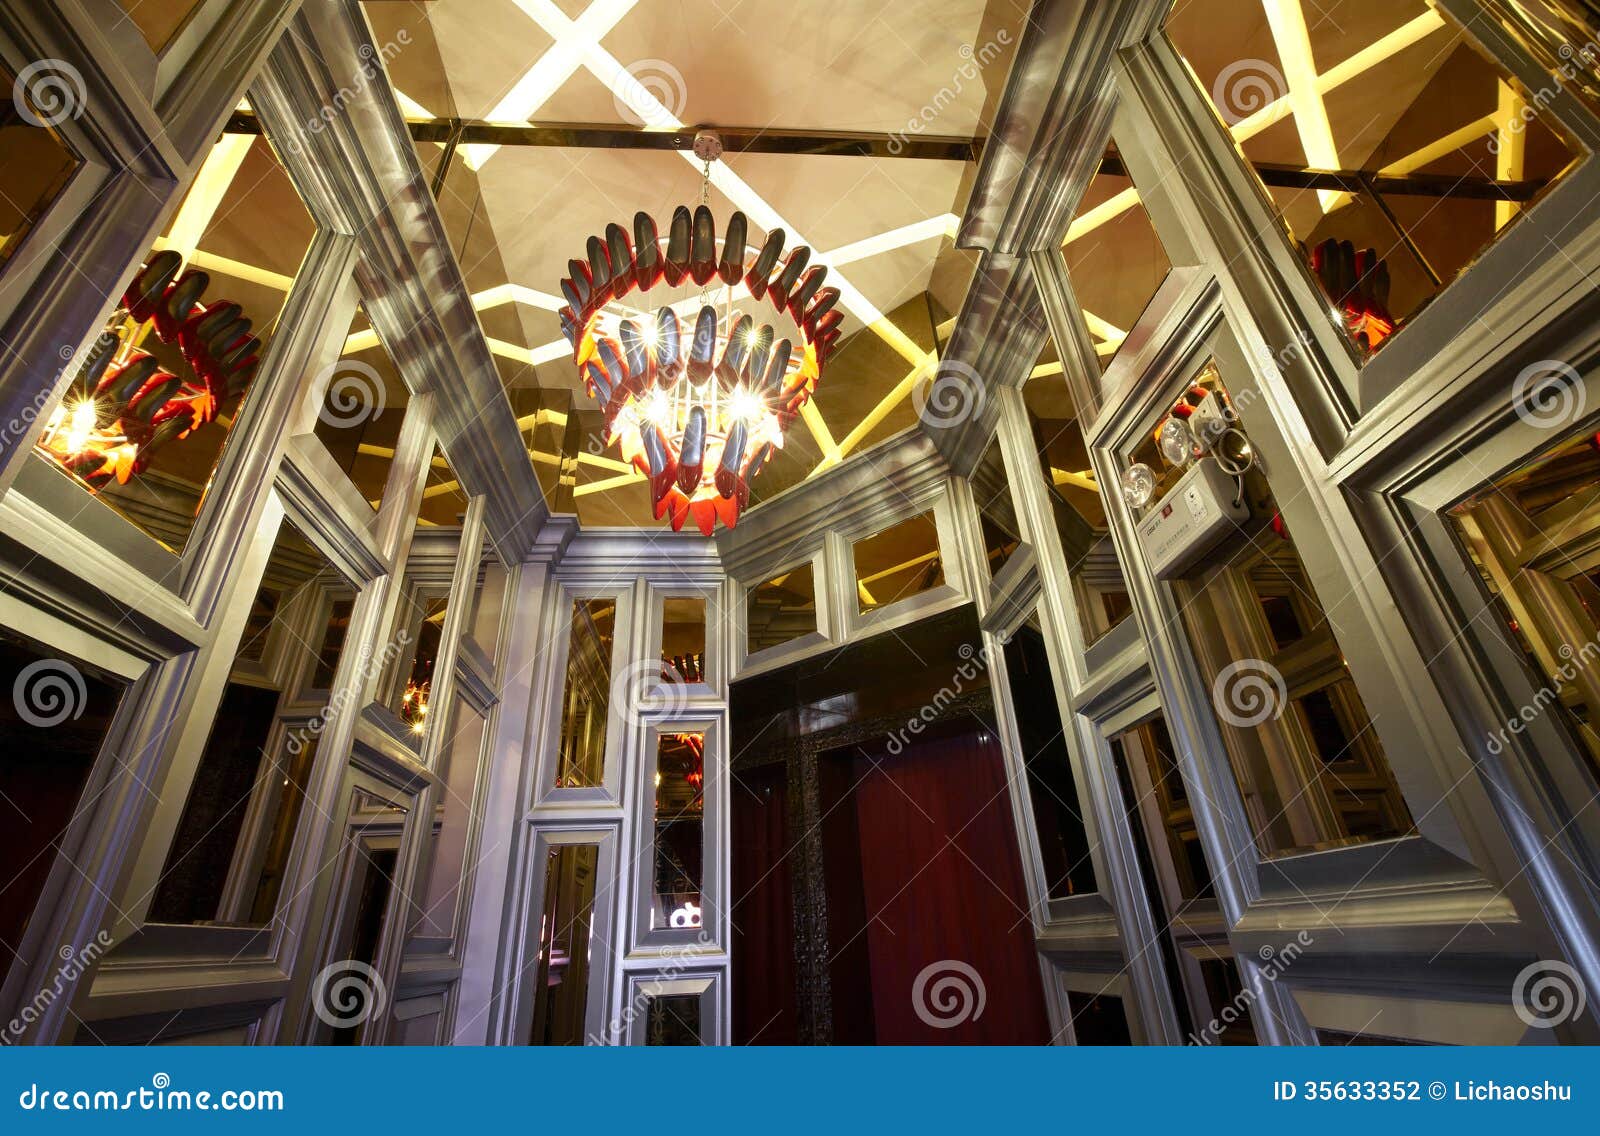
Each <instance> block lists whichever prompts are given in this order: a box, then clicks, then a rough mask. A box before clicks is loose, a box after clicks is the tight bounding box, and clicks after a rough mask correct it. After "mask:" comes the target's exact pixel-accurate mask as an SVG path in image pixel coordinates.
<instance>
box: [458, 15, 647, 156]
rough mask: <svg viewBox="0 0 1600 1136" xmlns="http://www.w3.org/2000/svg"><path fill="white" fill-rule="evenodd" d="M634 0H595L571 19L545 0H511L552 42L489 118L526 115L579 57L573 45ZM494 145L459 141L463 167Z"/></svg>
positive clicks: (592, 36)
mask: <svg viewBox="0 0 1600 1136" xmlns="http://www.w3.org/2000/svg"><path fill="white" fill-rule="evenodd" d="M635 3H637V0H595V2H594V3H592V4H590V5H589V6H588V7H587V8H585V9H584V11H583V14H582V15H580V16H579V17H578V18H577V19H576V20H571V19H568V18H567V14H566V13H565V12H563V11H562V10H561V9H560V8H558V7H556V5H555V4H554V3H552V2H551V0H516V4H517V7H519V8H521V9H522V10H523V11H524V12H526V13H527V14H528V15H529V16H530V17H532V19H533V20H534V22H536V23H537V24H538V25H539V26H540V27H541V28H543V29H544V30H545V31H546V32H548V33H549V35H550V38H551V39H553V40H555V43H553V44H551V45H550V47H549V48H547V49H546V50H545V53H544V54H543V55H541V56H540V57H539V58H538V59H537V60H536V61H535V62H534V64H533V66H532V67H530V68H528V70H527V72H526V73H525V74H524V75H523V76H522V78H520V79H518V80H517V82H516V85H515V86H513V87H512V88H511V90H509V91H508V92H506V94H505V97H504V98H502V99H501V100H500V101H499V102H498V103H496V104H495V106H494V108H493V109H492V110H490V111H489V115H488V117H489V121H491V122H527V121H528V119H530V118H532V117H533V116H534V114H535V113H537V112H538V110H539V108H540V107H542V106H543V105H544V104H545V102H546V101H548V100H549V98H550V96H551V95H553V94H555V93H556V92H557V91H558V90H560V89H561V85H562V84H563V83H565V82H566V81H567V80H568V79H570V78H571V77H572V74H573V72H574V71H576V70H577V69H578V67H579V66H580V64H581V63H582V62H583V58H582V56H581V55H580V54H579V51H580V50H581V48H582V47H583V46H584V44H585V41H592V42H595V43H598V42H599V41H600V40H601V39H602V38H603V37H604V36H605V34H606V33H607V32H609V31H610V30H611V29H612V28H614V27H616V25H617V23H618V22H619V21H620V20H621V19H622V17H624V16H626V15H627V14H628V13H629V12H630V11H632V9H633V6H634V4H635ZM615 89H616V88H615V87H613V88H612V90H615ZM499 149H500V148H499V147H498V146H493V145H488V144H477V145H472V146H463V147H462V148H461V157H462V160H463V161H464V162H466V163H467V166H468V167H469V168H471V169H474V170H477V169H481V168H482V166H483V164H484V163H485V162H487V161H488V160H489V159H490V158H492V157H493V156H494V155H495V153H496V151H498V150H499Z"/></svg>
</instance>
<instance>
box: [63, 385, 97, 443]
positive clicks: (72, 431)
mask: <svg viewBox="0 0 1600 1136" xmlns="http://www.w3.org/2000/svg"><path fill="white" fill-rule="evenodd" d="M94 421H95V409H94V399H92V398H86V399H83V400H82V401H80V402H78V403H77V404H76V405H75V406H73V408H72V411H71V414H70V416H69V418H68V421H67V452H68V453H73V454H76V453H78V452H80V451H81V450H82V449H83V447H84V446H85V445H86V444H87V443H88V441H89V438H90V436H91V435H92V434H93V433H94Z"/></svg>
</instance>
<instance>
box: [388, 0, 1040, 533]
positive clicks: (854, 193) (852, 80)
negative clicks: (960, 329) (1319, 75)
mask: <svg viewBox="0 0 1600 1136" xmlns="http://www.w3.org/2000/svg"><path fill="white" fill-rule="evenodd" d="M363 7H364V10H365V12H366V15H367V18H368V20H369V21H370V23H371V26H372V30H373V38H374V42H375V43H376V44H377V45H378V46H379V48H380V54H382V55H383V56H384V57H385V59H386V61H387V62H386V66H387V68H388V73H389V78H390V81H391V83H392V84H393V86H394V87H395V89H396V92H397V95H398V97H399V101H400V104H401V107H402V109H403V110H404V111H405V113H406V115H407V117H408V118H411V119H464V120H487V121H496V122H516V123H523V122H533V123H535V124H556V123H559V124H582V125H587V126H599V127H619V126H620V127H631V126H637V125H639V123H640V121H641V116H640V115H639V113H638V112H639V108H640V107H644V108H646V110H647V113H646V114H645V115H644V116H643V118H645V119H647V120H648V121H649V122H650V124H651V126H652V127H662V128H667V129H674V128H679V127H684V128H688V129H689V130H691V131H692V130H693V128H694V127H696V126H706V127H713V128H714V127H718V126H721V127H723V128H726V129H730V130H731V129H735V128H739V129H744V130H754V131H772V130H790V131H807V132H860V133H867V134H872V135H877V136H879V137H880V139H882V140H884V141H887V140H888V138H889V137H890V136H891V135H894V134H896V133H900V134H905V133H906V132H907V131H908V124H910V123H911V122H912V121H913V120H917V122H918V125H919V126H921V124H922V123H923V122H924V121H926V125H925V126H921V129H922V131H923V132H925V133H926V134H927V135H930V136H940V137H955V138H966V139H971V138H974V137H979V138H981V137H982V135H983V134H984V133H985V132H986V124H987V123H988V122H989V121H990V119H991V117H992V114H993V110H994V107H995V106H996V105H997V103H998V101H999V97H1000V93H1001V89H1002V87H1003V85H1004V81H1005V77H1006V73H1007V70H1008V69H1009V66H1010V61H1011V57H1012V55H1013V53H1014V52H1015V49H1016V44H1017V42H1018V39H1019V38H1020V36H1021V29H1022V23H1023V20H1024V19H1025V17H1026V14H1027V11H1028V10H1029V8H1030V4H1029V3H1027V2H1026V0H915V2H911V0H888V2H885V0H839V2H836V3H830V4H829V5H827V6H826V9H825V10H819V6H817V5H806V4H795V3H792V2H790V0H725V2H722V3H692V4H686V3H676V2H664V0H592V2H589V0H560V2H555V0H434V2H432V3H426V4H424V3H416V2H410V0H367V2H366V3H365V4H364V5H363ZM973 74H976V75H977V78H972V77H969V76H971V75H973ZM641 89H642V90H644V91H648V92H649V95H648V96H645V97H644V98H643V99H641V98H640V96H639V92H640V90H641ZM619 92H620V93H619ZM650 98H654V99H655V100H656V101H655V102H654V103H651V102H650V101H649V99H650ZM417 150H418V155H419V157H420V158H421V160H422V165H423V168H424V170H425V171H426V172H427V173H428V175H429V176H430V178H432V177H435V176H436V175H437V173H438V171H439V169H440V163H441V159H442V157H443V155H444V152H445V146H444V145H442V144H440V143H437V142H432V141H426V142H419V143H418V144H417ZM974 165H975V163H972V162H964V161H952V160H942V159H935V158H911V157H857V156H839V155H818V154H787V153H734V152H730V153H728V154H727V155H726V157H725V159H724V161H722V162H720V163H718V164H717V166H716V167H715V168H714V169H713V172H712V185H711V188H710V194H709V203H710V206H711V209H712V212H713V215H714V216H715V218H716V220H717V224H718V231H719V233H720V232H721V229H722V226H723V225H725V224H726V222H727V218H728V217H729V215H730V214H732V213H733V212H734V211H735V210H742V211H743V212H744V213H745V214H746V216H747V217H748V218H749V221H750V233H749V238H748V243H749V248H750V251H751V254H752V255H753V253H754V251H755V250H756V249H757V248H758V247H759V246H760V243H761V242H762V241H763V240H764V239H765V236H766V232H767V229H768V227H769V226H770V227H778V226H781V227H782V228H784V229H785V231H786V232H787V234H788V240H787V242H786V246H787V247H792V246H793V245H795V244H797V243H805V244H808V245H810V246H811V248H812V249H813V251H814V252H815V253H816V254H818V255H817V258H816V260H814V263H816V262H818V261H820V263H822V264H825V265H827V266H828V268H829V279H828V281H827V283H828V284H830V285H843V286H844V287H845V291H846V295H847V300H846V301H842V302H841V304H840V307H841V309H843V311H844V315H845V323H844V339H843V340H842V341H841V344H840V346H839V348H838V349H837V350H836V351H835V352H834V353H833V355H832V356H831V357H830V358H829V360H828V365H827V368H826V370H825V371H824V374H823V379H822V382H821V383H820V384H819V387H818V390H817V395H816V398H815V399H814V403H813V405H814V407H815V412H814V413H807V414H805V415H804V416H803V417H802V418H801V419H798V420H796V422H795V423H794V424H793V426H792V427H791V428H790V430H789V433H788V438H787V442H786V445H785V447H784V449H783V450H782V451H781V452H780V453H779V454H778V455H776V456H775V457H774V459H773V460H772V461H771V462H769V463H768V465H767V466H766V468H765V469H763V471H762V473H761V475H760V476H759V477H758V478H756V479H755V481H754V482H753V484H752V486H751V500H752V503H755V502H759V501H761V500H763V499H765V498H768V497H771V496H773V495H775V494H776V493H778V492H781V491H782V490H784V489H787V488H790V487H791V486H793V485H796V484H798V483H799V482H801V481H803V480H804V479H805V478H806V477H808V476H811V475H813V474H815V473H818V472H821V471H822V470H824V469H826V468H829V467H830V466H832V465H834V464H837V462H838V461H840V460H842V459H843V458H845V457H847V456H849V455H850V454H851V453H855V452H858V451H860V450H862V449H864V448H866V447H868V446H871V445H873V444H874V443H876V442H879V441H881V440H883V439H885V438H888V437H890V436H891V435H893V434H896V433H899V432H900V431H902V430H904V429H906V428H907V427H909V426H911V425H913V424H914V422H915V420H916V415H915V411H914V409H913V405H912V400H911V397H910V394H911V390H912V387H913V385H914V383H915V382H916V381H917V380H919V379H923V378H924V377H925V376H926V375H928V374H930V373H931V366H930V364H931V363H932V361H933V359H934V353H935V352H936V351H937V350H938V349H939V347H940V345H942V344H943V343H944V342H945V341H946V340H947V339H948V337H949V333H950V329H951V325H952V319H953V317H954V315H955V313H956V312H957V311H959V310H960V307H961V301H962V298H963V296H964V295H965V292H966V288H967V285H968V282H969V280H970V277H971V274H972V271H973V267H974V264H975V257H974V256H973V254H971V253H967V252H958V251H956V250H955V249H954V247H953V240H952V238H953V234H954V232H955V227H956V224H957V219H958V218H959V216H960V214H961V212H962V211H963V209H964V208H965V205H966V195H967V192H968V188H969V184H970V181H971V177H972V174H973V168H974ZM700 191H701V169H700V165H699V163H698V162H697V161H696V160H694V157H693V154H692V153H689V152H687V151H682V152H672V151H666V150H647V149H632V148H603V147H589V148H577V147H553V146H533V145H505V146H500V147H492V146H486V145H465V146H462V147H459V148H458V149H457V151H456V153H455V154H454V155H452V157H451V160H450V162H449V164H448V166H447V167H446V172H445V176H444V180H443V184H442V186H440V188H439V191H438V199H439V207H440V211H441V213H442V215H443V218H444V221H445V227H446V230H447V231H448V233H449V235H450V238H451V241H452V244H453V246H454V250H455V252H456V254H457V256H458V258H459V259H460V261H461V266H462V270H463V272H464V273H465V276H466V280H467V285H468V288H469V289H470V290H471V292H472V294H473V297H474V302H475V305H476V307H477V309H478V313H479V318H480V320H481V321H482V324H483V328H484V332H485V334H486V335H487V336H488V338H489V341H490V346H491V349H492V350H493V351H494V353H495V357H496V361H497V363H498V364H499V367H500V373H501V378H502V380H503V381H504V383H505V386H506V389H507V393H508V394H509V395H510V397H511V401H512V407H513V409H514V410H515V411H516V413H517V414H518V416H519V420H521V421H522V423H523V425H524V428H525V432H526V433H527V434H528V436H529V437H530V439H531V438H532V431H533V427H534V425H535V423H536V420H537V419H539V418H540V417H543V418H544V419H545V420H546V421H547V422H548V421H550V420H552V419H553V420H554V421H555V423H556V424H557V425H558V426H561V427H564V425H565V422H566V419H567V417H568V415H569V413H576V414H577V416H578V419H579V425H580V429H579V430H578V432H577V435H576V436H577V438H578V439H579V440H580V443H581V444H580V446H579V448H578V457H577V461H578V469H577V477H576V486H575V490H574V496H575V506H576V509H577V512H578V515H579V517H580V518H581V519H582V521H583V522H584V523H585V524H586V525H644V526H648V527H655V526H657V525H658V524H659V523H660V522H657V521H655V520H654V519H653V518H652V516H651V509H650V499H649V491H648V484H647V482H646V480H645V479H644V478H643V477H642V476H641V475H639V474H637V473H635V472H634V471H633V470H632V469H631V467H628V466H625V465H623V464H622V463H621V462H620V461H618V460H617V455H616V452H615V449H614V448H608V447H604V446H602V445H601V444H600V443H599V441H598V438H599V435H600V432H601V416H600V412H599V410H598V409H597V408H596V406H595V404H594V402H593V400H592V399H590V398H589V396H588V395H587V394H585V393H584V392H583V390H582V387H581V384H580V382H579V378H578V374H577V370H576V368H574V367H573V365H572V362H571V357H570V349H569V348H568V346H567V343H566V341H565V340H564V339H563V338H562V336H561V333H560V326H559V323H558V321H557V316H556V311H557V309H558V308H559V307H560V306H561V304H562V303H563V301H562V300H561V299H560V290H559V283H560V281H561V279H562V277H563V276H565V275H567V268H566V266H567V262H568V260H569V259H571V258H573V257H582V256H583V255H584V245H585V242H586V241H587V239H588V237H589V236H590V235H591V234H593V235H603V234H604V231H605V227H606V225H607V224H608V223H610V222H617V223H619V224H621V225H623V226H624V227H625V228H629V229H631V227H632V219H633V215H634V213H635V212H637V211H639V210H644V211H646V212H648V213H650V214H652V216H654V217H655V218H656V221H657V224H658V226H659V227H660V229H661V231H662V232H663V233H664V232H665V231H666V226H667V222H668V221H669V219H670V217H671V214H672V211H673V209H674V208H675V207H676V206H678V205H680V204H687V205H689V206H691V207H692V206H694V205H695V204H696V203H697V202H698V201H699V198H700ZM841 278H842V281H841ZM684 294H685V295H687V294H688V293H687V291H686V290H685V293H684ZM852 294H853V302H850V299H849V298H850V297H852ZM672 298H674V299H677V298H680V297H677V296H674V297H672ZM571 436H572V435H570V434H569V435H568V437H571ZM538 450H539V447H535V451H536V452H538ZM535 468H536V471H537V472H538V475H539V477H540V481H541V484H542V485H543V486H544V488H545V490H546V492H547V494H548V493H550V492H551V491H552V488H553V486H554V485H555V482H556V470H557V466H556V464H555V463H552V462H548V461H546V462H542V463H539V462H536V466H535Z"/></svg>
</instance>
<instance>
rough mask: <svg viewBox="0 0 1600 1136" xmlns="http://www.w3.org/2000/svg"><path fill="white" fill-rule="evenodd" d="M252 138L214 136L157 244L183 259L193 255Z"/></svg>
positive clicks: (233, 135)
mask: <svg viewBox="0 0 1600 1136" xmlns="http://www.w3.org/2000/svg"><path fill="white" fill-rule="evenodd" d="M255 140H256V139H255V135H253V134H224V135H223V136H222V137H221V138H220V139H218V140H217V144H216V145H215V146H213V147H211V152H210V153H209V154H207V155H206V160H205V161H204V162H203V163H202V164H201V166H200V172H199V173H198V174H196V175H195V179H194V184H193V185H191V186H190V187H189V192H188V194H187V195H186V196H185V197H184V199H183V204H182V205H181V206H179V207H178V215H177V216H176V217H174V218H173V219H172V227H171V228H170V229H168V230H167V235H166V236H165V237H164V238H162V239H161V240H160V241H158V242H157V244H158V245H159V247H161V248H169V249H172V250H173V251H174V252H176V253H178V254H179V255H181V256H182V257H183V259H184V260H186V261H187V260H188V259H189V258H190V257H191V256H193V255H194V250H195V249H196V248H198V247H199V246H200V238H201V237H203V236H205V232H206V229H207V228H209V227H210V225H211V220H212V218H213V217H215V216H216V215H217V207H218V206H219V205H221V204H222V199H223V197H225V196H226V195H227V192H228V187H229V186H230V185H232V184H233V179H234V177H236V176H237V175H238V173H239V167H240V166H242V165H243V164H244V159H245V155H246V154H248V153H249V152H250V147H251V146H253V145H254V144H255Z"/></svg>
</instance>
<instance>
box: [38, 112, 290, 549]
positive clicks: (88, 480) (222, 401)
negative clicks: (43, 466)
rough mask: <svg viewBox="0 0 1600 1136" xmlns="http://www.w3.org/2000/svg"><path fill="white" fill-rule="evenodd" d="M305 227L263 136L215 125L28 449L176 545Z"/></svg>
mask: <svg viewBox="0 0 1600 1136" xmlns="http://www.w3.org/2000/svg"><path fill="white" fill-rule="evenodd" d="M314 235H315V225H314V224H313V222H312V220H311V216H310V214H308V213H307V212H306V208H305V205H304V204H303V203H302V202H301V200H300V197H299V195H298V194H297V193H296V192H295V188H294V186H293V184H292V183H291V182H290V181H289V176H288V174H287V173H285V172H284V170H283V167H282V166H280V165H279V164H278V160H277V157H276V155H275V154H274V153H273V150H272V146H271V145H270V143H269V142H268V140H267V138H266V137H265V136H264V135H259V134H224V135H222V137H221V138H220V139H218V141H217V142H216V144H215V145H214V146H213V147H212V148H211V152H210V153H209V155H207V157H206V159H205V162H204V163H203V165H202V166H201V168H200V172H199V173H198V174H197V175H196V176H195V179H194V181H193V182H192V183H191V184H190V186H189V189H188V192H187V193H185V195H184V197H183V200H182V201H181V202H180V203H179V205H178V208H177V211H176V212H175V213H174V214H173V215H172V219H171V221H170V222H169V223H168V225H167V229H166V232H165V233H164V234H163V235H162V236H161V238H160V239H159V240H157V241H156V244H155V247H154V248H153V249H152V250H151V251H150V253H149V254H148V255H147V256H146V257H145V259H144V261H143V262H142V264H141V265H140V267H139V269H138V270H137V271H136V272H135V274H134V276H133V279H132V280H131V281H130V282H129V284H128V288H127V291H126V292H125V293H124V294H123V296H122V297H121V301H120V303H119V305H118V307H117V309H116V311H115V312H114V313H113V315H112V317H111V319H110V321H109V322H108V323H107V324H106V326H105V328H104V329H102V331H101V333H100V334H99V336H98V337H97V338H95V339H93V340H92V341H91V342H90V344H89V346H88V347H87V348H86V349H85V350H84V351H83V352H82V353H80V356H79V357H78V358H77V359H75V360H74V361H73V363H72V366H73V367H74V368H75V373H74V377H73V380H72V383H71V385H70V387H69V388H68V390H67V392H66V394H65V395H64V396H63V398H62V400H61V402H60V404H59V406H57V408H56V409H55V411H54V412H53V413H52V417H51V418H50V419H49V421H48V422H47V424H46V427H45V430H44V432H43V434H42V435H41V436H40V438H39V443H38V446H39V451H40V452H41V453H43V454H44V455H45V456H46V457H48V458H50V459H51V460H52V461H54V462H55V463H56V464H57V465H58V466H59V467H60V468H61V469H63V470H65V471H66V472H67V473H68V474H70V475H71V476H72V477H74V478H75V479H76V480H77V481H78V482H79V484H81V485H82V486H83V487H84V488H85V489H86V490H88V491H89V492H90V493H93V494H95V495H97V496H99V497H100V498H101V499H102V500H103V501H105V502H107V503H108V504H110V505H112V506H114V507H115V508H116V509H118V510H119V511H120V512H121V513H122V514H123V515H124V516H126V517H128V518H129V519H130V520H132V521H133V522H134V523H135V524H137V525H139V526H140V527H141V528H143V529H144V530H145V531H146V532H148V533H149V534H150V535H152V536H154V537H155V538H156V539H157V540H159V541H161V542H163V543H164V544H166V545H167V546H168V547H170V548H172V549H174V550H179V549H182V548H183V547H184V546H185V544H186V543H187V542H188V540H189V537H190V535H191V533H192V530H193V528H194V524H195V518H196V515H197V513H198V512H199V509H200V504H201V500H202V498H203V497H204V495H205V493H206V490H207V489H208V487H209V486H210V484H211V479H212V475H213V473H214V472H215V471H216V468H217V463H218V460H219V459H220V457H221V455H222V449H223V445H224V443H225V442H226V441H227V439H228V436H229V434H230V433H231V432H232V430H233V427H234V424H235V422H236V421H237V420H238V418H239V415H240V414H241V413H248V411H249V400H248V398H247V395H248V394H249V392H250V391H251V390H252V389H253V387H254V386H255V376H256V373H257V371H258V369H259V366H260V362H261V360H262V358H263V357H264V355H265V352H266V351H267V348H268V346H269V345H270V343H271V341H272V338H273V336H274V335H275V334H277V332H278V330H279V329H278V314H279V312H280V310H281V309H282V308H283V305H284V300H285V298H286V297H287V295H288V292H289V289H290V287H291V286H292V285H293V283H294V278H295V274H296V273H297V272H298V271H299V269H300V263H301V261H302V260H303V259H304V258H305V254H306V250H307V249H309V248H310V246H311V239H312V237H313V236H314Z"/></svg>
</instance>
